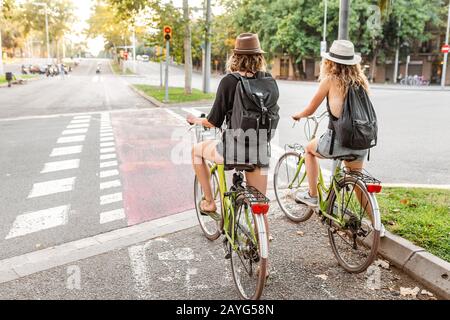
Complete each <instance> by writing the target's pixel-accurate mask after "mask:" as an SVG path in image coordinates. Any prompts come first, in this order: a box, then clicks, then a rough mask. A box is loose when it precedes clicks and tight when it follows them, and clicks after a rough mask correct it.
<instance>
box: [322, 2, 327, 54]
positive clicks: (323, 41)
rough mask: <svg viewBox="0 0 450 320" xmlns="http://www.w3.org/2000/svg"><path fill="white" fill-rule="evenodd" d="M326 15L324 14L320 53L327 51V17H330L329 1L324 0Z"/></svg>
mask: <svg viewBox="0 0 450 320" xmlns="http://www.w3.org/2000/svg"><path fill="white" fill-rule="evenodd" d="M323 4H324V7H325V8H324V13H323V39H322V43H321V44H320V53H322V52H326V51H327V16H328V0H323Z"/></svg>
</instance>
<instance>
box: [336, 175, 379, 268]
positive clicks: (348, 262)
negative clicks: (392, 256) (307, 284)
mask: <svg viewBox="0 0 450 320" xmlns="http://www.w3.org/2000/svg"><path fill="white" fill-rule="evenodd" d="M375 209H376V208H375V207H374V204H373V202H372V201H371V199H370V196H369V193H368V192H367V188H366V186H365V185H364V183H362V182H361V181H359V180H358V179H356V178H354V177H350V176H349V177H345V178H343V179H341V180H340V181H339V182H338V183H337V185H336V188H333V189H332V191H331V192H330V197H329V202H328V214H329V215H331V216H334V217H336V218H338V219H340V220H341V221H343V224H344V226H338V225H337V223H335V222H333V221H331V220H330V222H329V228H328V236H329V239H330V244H331V248H332V249H333V253H334V255H335V257H336V259H337V260H338V263H339V264H340V265H341V266H342V267H343V268H344V269H345V270H347V271H348V272H351V273H360V272H363V271H365V270H366V269H367V268H368V267H369V266H370V265H371V264H372V262H373V261H374V260H375V257H376V255H377V252H378V246H379V243H380V231H379V230H376V229H375V225H376V224H381V222H379V221H376V220H377V219H379V217H378V216H377V215H376V213H375Z"/></svg>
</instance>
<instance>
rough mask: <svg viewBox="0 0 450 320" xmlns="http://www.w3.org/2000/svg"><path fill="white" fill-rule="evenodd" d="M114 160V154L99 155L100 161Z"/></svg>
mask: <svg viewBox="0 0 450 320" xmlns="http://www.w3.org/2000/svg"><path fill="white" fill-rule="evenodd" d="M116 158H117V156H116V154H115V153H110V154H102V155H100V160H109V159H116Z"/></svg>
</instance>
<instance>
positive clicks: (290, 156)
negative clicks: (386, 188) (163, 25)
mask: <svg viewBox="0 0 450 320" xmlns="http://www.w3.org/2000/svg"><path fill="white" fill-rule="evenodd" d="M326 115H327V113H326V112H324V113H323V114H321V115H320V116H318V117H316V116H312V117H308V118H307V121H306V124H305V135H306V138H307V140H308V141H311V140H312V139H314V138H315V136H316V134H317V130H318V128H319V125H320V122H321V121H322V120H323V119H324V118H325V117H326ZM311 121H312V122H313V124H314V128H313V130H312V134H311ZM286 149H291V150H290V151H287V150H286V151H287V152H286V153H285V154H284V155H283V156H281V158H280V159H279V161H278V163H277V165H276V167H275V172H274V189H275V190H274V191H275V195H276V198H277V201H278V204H279V206H280V208H281V210H282V211H283V212H284V214H285V215H286V216H287V217H288V218H289V219H290V220H291V221H293V222H297V223H299V222H304V221H306V220H308V219H309V218H310V217H311V216H312V214H313V213H314V212H316V213H317V214H318V215H319V217H320V218H321V221H322V223H323V224H325V225H326V226H327V229H328V236H329V241H330V244H331V247H332V250H333V253H334V255H335V257H336V259H337V261H338V263H339V264H340V265H341V266H342V267H343V268H344V269H345V270H347V271H348V272H351V273H360V272H363V271H364V270H366V269H367V268H368V267H369V266H370V265H371V264H372V262H373V261H374V259H375V257H376V255H377V251H378V246H379V242H380V232H381V228H382V225H381V218H380V210H379V207H378V203H377V199H376V197H375V194H376V193H379V192H381V184H380V181H378V180H377V179H375V178H373V177H371V176H370V175H369V174H368V173H367V172H366V171H362V172H359V171H351V170H350V169H348V168H343V167H342V162H343V161H345V160H354V159H355V157H354V156H345V157H338V158H335V159H333V166H332V170H331V177H330V183H329V185H327V184H326V182H325V178H324V176H323V173H322V170H321V169H320V170H319V180H318V185H317V190H318V195H319V201H318V206H317V208H313V207H309V206H307V205H306V204H298V203H296V201H295V196H296V194H297V192H305V191H306V190H308V189H309V186H308V181H307V172H306V166H305V158H304V154H305V149H304V147H303V146H302V145H300V144H294V145H287V146H286Z"/></svg>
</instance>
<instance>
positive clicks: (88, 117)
mask: <svg viewBox="0 0 450 320" xmlns="http://www.w3.org/2000/svg"><path fill="white" fill-rule="evenodd" d="M91 117H92V116H90V115H85V116H75V117H73V118H74V119H75V120H80V119H90V118H91Z"/></svg>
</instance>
